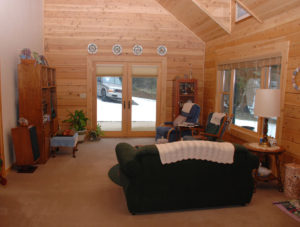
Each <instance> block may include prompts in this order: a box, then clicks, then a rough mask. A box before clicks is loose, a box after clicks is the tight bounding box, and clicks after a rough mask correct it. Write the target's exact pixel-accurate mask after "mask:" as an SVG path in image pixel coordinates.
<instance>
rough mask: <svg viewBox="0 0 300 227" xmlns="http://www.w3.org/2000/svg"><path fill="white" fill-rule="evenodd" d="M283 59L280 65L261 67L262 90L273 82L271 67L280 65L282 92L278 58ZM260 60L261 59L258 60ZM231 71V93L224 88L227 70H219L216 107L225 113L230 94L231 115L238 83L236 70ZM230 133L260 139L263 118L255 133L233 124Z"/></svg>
mask: <svg viewBox="0 0 300 227" xmlns="http://www.w3.org/2000/svg"><path fill="white" fill-rule="evenodd" d="M277 57H280V58H281V61H280V64H269V65H266V66H262V67H261V80H260V88H269V87H270V82H271V67H272V66H273V65H279V66H280V84H279V88H278V89H280V90H281V91H282V80H283V78H282V70H283V68H282V57H281V56H277ZM257 60H259V59H257ZM239 62H247V60H244V61H242V60H241V61H239ZM230 71H231V77H230V90H229V92H224V86H225V72H226V69H223V70H219V69H218V70H217V92H216V102H215V103H216V106H215V109H216V111H219V112H223V106H222V105H223V104H224V102H222V101H223V97H224V95H228V94H229V99H230V100H229V114H232V113H233V105H234V103H233V102H234V86H235V81H236V68H233V69H230ZM279 124H280V123H279V118H277V121H276V134H275V138H276V139H278V137H279ZM230 133H231V134H232V135H233V136H237V137H239V135H240V133H243V134H247V135H249V136H250V137H252V138H255V139H257V138H260V137H261V136H262V135H263V117H258V121H257V132H254V131H252V130H249V129H246V128H243V127H240V126H238V125H234V124H232V126H231V129H230Z"/></svg>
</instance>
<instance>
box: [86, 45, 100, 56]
mask: <svg viewBox="0 0 300 227" xmlns="http://www.w3.org/2000/svg"><path fill="white" fill-rule="evenodd" d="M97 50H98V47H97V45H96V44H95V43H90V44H89V45H88V52H89V54H96V53H97Z"/></svg>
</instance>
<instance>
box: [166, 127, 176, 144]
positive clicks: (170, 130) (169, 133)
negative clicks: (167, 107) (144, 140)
mask: <svg viewBox="0 0 300 227" xmlns="http://www.w3.org/2000/svg"><path fill="white" fill-rule="evenodd" d="M173 131H176V129H175V128H170V129H169V131H168V134H167V139H168V141H169V139H170V135H171V133H172V132H173Z"/></svg>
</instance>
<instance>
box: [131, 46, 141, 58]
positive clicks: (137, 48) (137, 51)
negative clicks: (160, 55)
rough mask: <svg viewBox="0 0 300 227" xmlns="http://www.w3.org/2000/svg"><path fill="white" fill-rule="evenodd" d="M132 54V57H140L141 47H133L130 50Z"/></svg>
mask: <svg viewBox="0 0 300 227" xmlns="http://www.w3.org/2000/svg"><path fill="white" fill-rule="evenodd" d="M132 51H133V54H134V55H137V56H138V55H141V54H142V53H143V47H142V46H141V45H138V44H136V45H134V46H133V48H132Z"/></svg>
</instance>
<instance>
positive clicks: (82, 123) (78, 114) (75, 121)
mask: <svg viewBox="0 0 300 227" xmlns="http://www.w3.org/2000/svg"><path fill="white" fill-rule="evenodd" d="M87 121H88V118H87V117H86V116H85V114H84V112H83V110H75V112H74V113H71V112H70V113H69V114H68V118H67V119H66V120H64V121H63V122H65V123H69V124H70V127H71V129H74V130H76V131H77V132H78V141H79V142H82V141H84V138H85V135H86V125H87Z"/></svg>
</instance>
